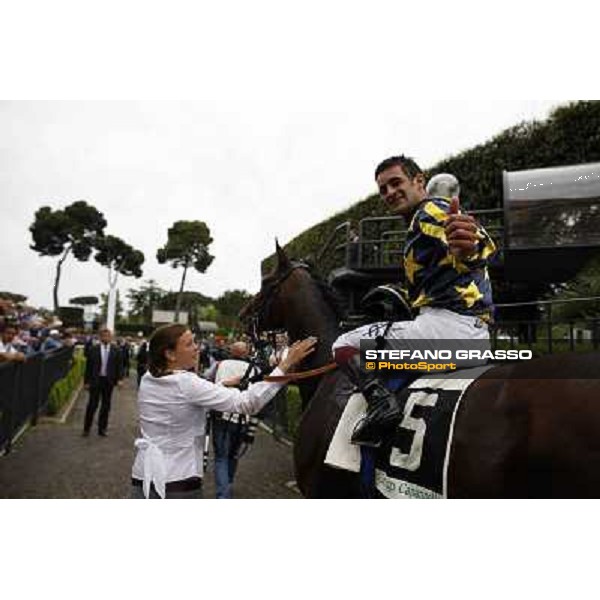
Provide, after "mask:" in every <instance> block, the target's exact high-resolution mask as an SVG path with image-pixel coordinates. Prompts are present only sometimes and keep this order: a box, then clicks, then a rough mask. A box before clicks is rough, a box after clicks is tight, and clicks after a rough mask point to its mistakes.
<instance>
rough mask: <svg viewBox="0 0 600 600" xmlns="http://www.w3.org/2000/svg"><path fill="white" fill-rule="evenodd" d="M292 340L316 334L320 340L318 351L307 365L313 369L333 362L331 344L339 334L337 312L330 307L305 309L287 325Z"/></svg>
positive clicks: (307, 361) (306, 362) (308, 360)
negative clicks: (314, 309)
mask: <svg viewBox="0 0 600 600" xmlns="http://www.w3.org/2000/svg"><path fill="white" fill-rule="evenodd" d="M287 331H288V335H289V337H290V340H291V341H295V340H299V339H303V338H305V337H308V336H315V337H316V338H317V339H318V340H319V341H318V344H317V349H316V351H315V352H314V353H313V354H312V355H311V356H310V357H309V358H308V359H307V360H306V361H305V365H304V366H305V367H306V368H310V369H313V368H315V367H321V366H323V365H325V364H327V363H329V362H331V346H332V344H333V342H334V341H335V340H336V338H337V336H338V326H337V320H336V317H335V314H334V313H333V311H332V310H331V309H330V308H329V307H328V306H325V307H322V309H321V310H316V311H314V312H311V311H307V310H304V311H303V313H302V315H301V316H298V317H297V318H296V319H294V320H293V322H290V323H288V325H287Z"/></svg>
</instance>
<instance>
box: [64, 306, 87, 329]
mask: <svg viewBox="0 0 600 600" xmlns="http://www.w3.org/2000/svg"><path fill="white" fill-rule="evenodd" d="M58 318H59V319H60V320H61V321H62V324H63V326H65V327H83V308H77V307H75V306H59V307H58Z"/></svg>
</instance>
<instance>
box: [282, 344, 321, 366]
mask: <svg viewBox="0 0 600 600" xmlns="http://www.w3.org/2000/svg"><path fill="white" fill-rule="evenodd" d="M316 343H317V338H315V337H309V338H306V339H304V340H298V341H297V342H294V343H293V344H292V345H291V346H290V347H289V350H288V353H287V356H286V357H285V358H284V359H283V360H282V361H281V362H280V363H279V368H280V369H281V370H282V371H283V372H284V373H287V372H288V371H290V370H291V369H293V368H294V367H295V366H296V365H297V364H299V363H300V362H302V361H303V360H304V359H305V358H306V357H307V356H308V355H309V354H310V353H311V352H313V351H314V349H315V345H316Z"/></svg>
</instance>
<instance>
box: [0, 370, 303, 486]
mask: <svg viewBox="0 0 600 600" xmlns="http://www.w3.org/2000/svg"><path fill="white" fill-rule="evenodd" d="M135 393H136V392H135V380H134V378H133V377H132V378H131V379H129V380H128V381H126V382H125V383H124V385H123V387H122V388H120V389H119V388H116V389H115V392H114V394H113V400H112V410H111V414H110V423H109V432H108V433H109V436H108V437H107V438H102V437H99V436H98V435H96V434H95V429H93V430H92V433H91V434H90V436H89V437H87V438H84V437H81V430H82V423H83V414H84V411H85V406H86V403H87V393H86V392H84V391H82V392H81V393H80V394H79V398H78V399H77V401H76V403H75V406H74V408H73V410H72V411H71V414H70V415H69V418H68V419H67V421H66V423H64V424H59V423H40V424H38V425H37V426H36V427H33V428H30V429H29V430H27V431H26V432H25V434H24V435H23V436H22V437H21V438H20V439H19V440H18V441H17V442H16V443H15V444H14V445H13V448H12V451H11V452H10V454H8V455H6V456H3V457H0V498H126V497H128V495H129V478H130V473H131V464H132V462H133V456H134V452H133V441H134V439H135V437H136V436H137V415H136V406H135ZM293 477H294V476H293V467H292V451H291V448H289V447H288V446H286V445H284V444H282V443H279V442H276V441H275V440H274V439H273V438H272V436H270V435H269V434H268V433H267V432H265V431H264V430H259V432H258V434H257V437H256V440H255V442H254V445H253V447H252V448H251V449H250V451H249V452H248V453H247V454H246V455H245V456H244V457H243V458H242V460H241V461H240V464H239V468H238V474H237V477H236V481H235V485H234V491H235V497H236V498H300V497H301V496H300V495H299V494H298V493H297V492H296V491H294V490H293V489H290V486H289V482H290V481H291V480H293ZM286 484H288V485H286ZM205 497H207V498H213V497H214V484H213V472H212V464H210V465H209V468H208V472H207V473H206V474H205Z"/></svg>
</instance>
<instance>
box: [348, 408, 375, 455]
mask: <svg viewBox="0 0 600 600" xmlns="http://www.w3.org/2000/svg"><path fill="white" fill-rule="evenodd" d="M368 427H369V422H368V420H367V417H366V415H365V416H364V417H363V418H362V419H360V420H359V421H358V422H357V423H356V425H355V426H354V430H353V431H352V435H351V436H350V443H351V444H355V445H357V446H366V447H367V448H379V446H381V436H380V435H377V433H376V432H375V431H371V432H369V431H368ZM365 429H366V430H367V431H366V433H367V434H366V435H365ZM369 433H370V434H371V435H369Z"/></svg>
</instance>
